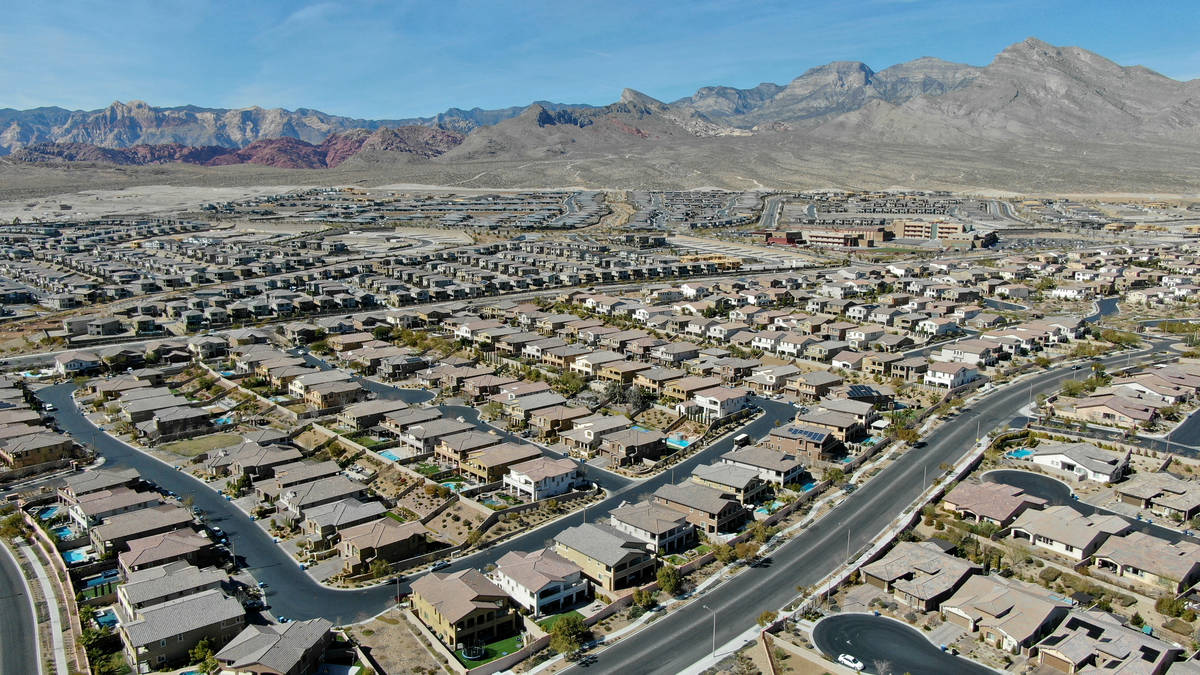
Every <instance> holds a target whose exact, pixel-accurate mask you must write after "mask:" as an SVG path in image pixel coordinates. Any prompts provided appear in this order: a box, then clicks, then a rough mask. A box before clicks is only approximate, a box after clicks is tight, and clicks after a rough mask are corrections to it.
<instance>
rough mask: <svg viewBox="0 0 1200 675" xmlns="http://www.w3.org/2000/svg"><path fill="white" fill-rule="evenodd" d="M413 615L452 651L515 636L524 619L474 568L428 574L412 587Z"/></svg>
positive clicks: (499, 591)
mask: <svg viewBox="0 0 1200 675" xmlns="http://www.w3.org/2000/svg"><path fill="white" fill-rule="evenodd" d="M412 591H413V612H415V613H416V615H417V618H418V619H420V620H421V622H422V623H424V624H425V625H426V626H428V627H429V630H430V631H432V632H433V633H434V635H437V636H438V638H439V639H441V641H442V642H443V643H445V644H446V646H447V647H449V648H450V649H461V648H463V647H470V646H474V645H479V644H486V643H488V642H494V641H496V640H499V639H502V638H506V637H509V636H511V635H513V634H515V633H516V632H517V631H518V630H519V629H520V626H521V617H520V616H519V615H518V614H517V613H516V612H514V611H513V606H512V601H511V600H510V599H509V597H508V595H506V594H505V593H504V591H502V590H500V587H499V586H497V585H496V584H494V583H492V581H491V580H490V579H488V578H487V577H485V576H483V574H482V573H481V572H479V571H478V570H475V569H468V570H463V571H461V572H455V573H453V574H444V575H443V574H437V573H433V572H431V573H429V574H426V575H425V576H423V577H421V578H420V579H417V580H416V581H414V582H413V585H412Z"/></svg>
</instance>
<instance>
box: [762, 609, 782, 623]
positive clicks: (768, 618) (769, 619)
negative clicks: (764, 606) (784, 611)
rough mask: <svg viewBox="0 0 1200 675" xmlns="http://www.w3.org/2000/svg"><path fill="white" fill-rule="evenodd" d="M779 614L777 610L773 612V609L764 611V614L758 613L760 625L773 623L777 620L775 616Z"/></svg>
mask: <svg viewBox="0 0 1200 675" xmlns="http://www.w3.org/2000/svg"><path fill="white" fill-rule="evenodd" d="M778 616H779V615H778V614H776V613H775V612H772V611H766V612H763V613H762V614H759V615H758V625H760V626H766V625H769V624H771V623H773V622H774V621H775V618H776V617H778Z"/></svg>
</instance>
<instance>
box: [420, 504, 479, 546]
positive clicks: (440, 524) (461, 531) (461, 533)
mask: <svg viewBox="0 0 1200 675" xmlns="http://www.w3.org/2000/svg"><path fill="white" fill-rule="evenodd" d="M481 522H483V515H482V514H480V513H479V512H478V511H476V510H475V509H473V508H470V507H468V506H465V505H463V504H461V503H456V504H454V506H451V507H450V508H448V509H446V510H445V511H442V512H441V513H439V514H438V516H437V517H436V518H434V519H433V520H431V521H429V522H428V523H427V524H426V526H427V527H428V528H429V529H431V530H433V531H434V532H437V533H439V534H441V535H442V538H443V539H445V540H446V541H448V542H450V543H452V544H461V543H462V542H463V541H465V540H466V538H467V533H468V532H470V531H471V530H473V529H475V528H476V527H478V526H479V523H481Z"/></svg>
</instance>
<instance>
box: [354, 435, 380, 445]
mask: <svg viewBox="0 0 1200 675" xmlns="http://www.w3.org/2000/svg"><path fill="white" fill-rule="evenodd" d="M346 438H347V439H349V440H351V441H354V442H355V443H358V444H359V445H361V446H363V447H364V448H373V447H375V446H377V445H383V444H384V443H386V441H381V440H379V439H377V438H372V437H371V436H366V435H360V436H346Z"/></svg>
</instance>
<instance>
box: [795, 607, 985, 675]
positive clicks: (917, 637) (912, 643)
mask: <svg viewBox="0 0 1200 675" xmlns="http://www.w3.org/2000/svg"><path fill="white" fill-rule="evenodd" d="M813 643H814V644H815V645H816V646H817V649H820V650H821V652H822V653H824V654H825V655H826V656H828V657H829V658H831V659H836V658H837V657H838V655H839V654H849V655H851V656H853V657H854V658H856V659H858V660H859V661H862V663H863V665H864V666H866V667H865V669H864V670H863V672H865V673H873V674H874V675H901V673H920V674H921V675H992V672H993V671H992V670H990V669H988V668H985V667H984V666H981V665H979V664H978V663H975V662H973V661H968V660H967V659H964V658H960V657H957V656H953V655H951V654H949V653H947V652H943V651H942V650H941V649H939V648H938V647H936V646H934V645H933V643H931V642H930V641H929V640H927V639H925V636H924V635H923V634H922V633H921V631H919V630H917V629H915V628H912V627H911V626H908V625H907V624H904V623H901V622H899V621H896V620H894V619H888V618H885V617H880V616H872V615H870V614H838V615H836V616H830V617H826V618H824V619H821V620H820V621H818V622H817V625H816V626H815V627H814V628H813Z"/></svg>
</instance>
